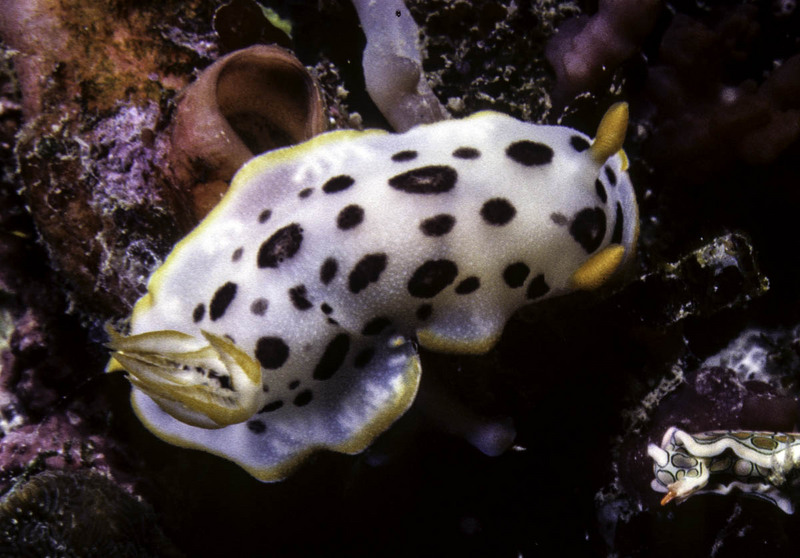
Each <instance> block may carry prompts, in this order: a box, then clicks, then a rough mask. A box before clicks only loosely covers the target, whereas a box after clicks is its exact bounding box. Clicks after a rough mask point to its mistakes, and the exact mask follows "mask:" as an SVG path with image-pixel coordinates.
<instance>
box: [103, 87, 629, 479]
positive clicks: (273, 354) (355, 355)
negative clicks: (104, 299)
mask: <svg viewBox="0 0 800 558" xmlns="http://www.w3.org/2000/svg"><path fill="white" fill-rule="evenodd" d="M626 127H627V105H625V104H622V103H620V104H617V105H614V106H613V107H611V109H609V111H608V112H607V113H606V116H605V117H604V118H603V121H602V122H601V124H600V127H599V129H598V137H597V138H596V139H595V140H594V141H592V140H591V138H589V137H588V136H586V135H584V134H582V133H580V132H578V131H576V130H573V129H570V128H566V127H561V126H539V125H533V124H529V123H524V122H521V121H518V120H516V119H514V118H512V117H509V116H506V115H503V114H499V113H495V112H480V113H477V114H475V115H473V116H471V117H469V118H466V119H463V120H448V121H442V122H438V123H435V124H429V125H423V126H418V127H416V128H412V129H411V130H409V131H408V132H406V133H403V134H389V133H385V132H380V131H367V132H355V131H334V132H329V133H326V134H322V135H320V136H317V137H315V138H313V139H311V140H309V141H307V142H305V143H303V144H300V145H297V146H294V147H288V148H285V149H280V150H276V151H272V152H269V153H267V154H264V155H261V156H259V157H256V158H254V159H252V160H251V161H250V162H248V163H247V164H246V165H245V166H244V167H242V169H241V170H240V171H239V172H238V174H237V175H236V176H235V178H234V180H233V182H232V184H231V188H230V190H229V191H228V193H227V194H226V196H225V197H224V198H223V200H222V201H221V202H220V203H219V205H218V206H217V207H216V208H214V210H213V211H212V212H211V213H210V214H209V215H208V217H206V219H205V220H204V221H203V222H202V223H201V224H200V225H199V226H198V227H197V228H196V229H195V230H194V231H193V232H191V233H190V234H189V235H188V236H187V237H186V238H185V239H183V240H182V241H181V242H180V243H178V245H177V246H176V247H175V248H174V250H173V252H172V253H171V254H170V255H169V257H168V258H167V260H166V261H165V263H164V264H163V265H162V266H161V267H160V268H159V269H158V270H156V272H155V273H154V274H153V275H152V277H151V278H150V281H149V283H148V292H147V294H146V295H144V296H143V297H142V298H141V299H140V300H139V301H138V302H137V304H136V306H135V307H134V310H133V314H132V317H131V319H130V331H129V332H127V335H120V334H118V333H115V332H113V331H112V332H110V334H111V338H112V339H111V342H110V344H109V346H110V348H111V349H112V350H113V351H114V354H113V355H112V359H111V362H110V363H109V370H112V371H113V370H120V369H124V370H126V371H127V372H128V374H129V379H130V381H131V383H132V384H133V386H134V389H133V391H132V395H131V398H132V403H133V406H134V409H135V411H136V413H137V414H138V416H139V418H140V419H141V420H142V422H143V423H144V424H145V425H146V426H147V427H148V428H149V429H150V430H151V431H152V432H154V433H155V434H156V435H157V436H159V437H161V438H162V439H164V440H167V441H169V442H171V443H174V444H177V445H180V446H184V447H191V448H198V449H203V450H205V451H209V452H211V453H214V454H217V455H220V456H223V457H225V458H228V459H230V460H232V461H234V462H236V463H238V464H239V465H240V466H242V467H244V468H245V469H246V470H247V471H248V472H250V473H251V474H252V475H253V476H255V477H256V478H258V479H261V480H264V481H274V480H279V479H281V478H283V477H285V476H286V475H287V474H288V473H289V472H290V471H291V470H292V468H294V467H295V466H296V465H297V464H298V463H299V462H300V461H301V460H302V459H303V458H304V457H306V456H307V455H308V454H309V453H311V452H313V451H316V450H318V449H331V450H335V451H339V452H344V453H356V452H359V451H361V450H363V449H364V448H365V447H366V446H367V445H369V444H370V443H371V442H372V440H373V439H374V438H375V437H376V436H377V435H378V434H380V433H381V432H382V431H384V430H385V429H386V428H388V426H389V425H390V424H391V423H392V422H393V421H394V420H396V419H397V418H398V417H399V416H401V415H402V414H403V413H404V412H405V411H406V409H407V408H408V407H409V405H410V404H411V402H412V401H413V399H414V397H415V394H416V390H417V386H418V384H419V376H420V361H419V357H418V353H417V350H416V345H415V343H414V341H413V340H414V339H415V338H416V339H417V340H418V342H419V344H420V345H422V346H423V347H425V348H429V349H432V350H435V351H442V352H452V353H476V354H477V353H484V352H486V351H488V350H490V349H491V348H492V347H493V346H494V344H495V343H496V342H497V340H498V339H499V337H500V335H501V333H502V330H503V327H504V325H505V322H506V321H507V320H508V318H509V317H510V315H511V314H512V313H513V312H514V311H515V310H516V309H517V308H519V307H520V306H523V305H525V304H528V303H531V302H534V301H539V300H542V299H545V298H550V297H553V296H557V295H560V294H564V293H567V292H569V291H572V290H575V289H593V288H596V287H598V286H600V285H601V284H602V283H604V282H605V281H606V279H608V278H609V277H610V276H611V275H612V274H613V273H614V272H615V271H616V270H617V269H618V268H620V267H622V266H623V265H624V264H625V262H626V261H629V260H630V259H631V258H632V255H633V252H634V250H635V244H636V237H637V233H638V216H637V208H636V199H635V195H634V192H633V187H632V185H631V182H630V180H629V178H628V174H627V172H626V170H627V159H626V157H625V154H624V152H623V151H622V142H623V140H624V137H625V131H626Z"/></svg>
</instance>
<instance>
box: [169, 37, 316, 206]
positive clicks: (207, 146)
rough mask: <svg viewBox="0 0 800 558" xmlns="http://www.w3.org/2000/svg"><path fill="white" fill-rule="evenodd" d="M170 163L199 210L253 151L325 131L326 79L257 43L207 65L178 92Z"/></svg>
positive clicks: (287, 55) (283, 52)
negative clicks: (323, 93)
mask: <svg viewBox="0 0 800 558" xmlns="http://www.w3.org/2000/svg"><path fill="white" fill-rule="evenodd" d="M177 103H178V109H177V114H176V116H175V120H174V124H173V129H172V140H171V143H172V145H171V150H170V154H169V157H170V168H171V170H172V171H173V173H174V175H175V178H176V179H177V181H178V182H179V183H181V184H186V185H187V187H189V188H191V190H192V193H193V195H194V197H195V206H196V213H197V214H198V217H201V216H202V215H204V214H205V213H206V212H207V211H208V210H210V209H211V207H213V205H214V204H215V203H216V199H215V198H217V199H218V197H219V195H221V193H224V190H225V189H226V188H227V182H228V181H229V180H230V179H231V177H232V176H233V175H234V173H235V172H236V171H237V170H238V169H239V167H241V166H242V165H243V164H244V163H245V162H246V161H247V160H248V159H251V158H252V157H253V156H255V155H258V154H259V153H263V152H265V151H268V150H270V149H276V148H279V147H284V146H287V145H292V144H295V143H300V142H303V141H305V140H307V139H309V138H311V137H312V136H314V135H316V134H319V133H320V132H323V131H325V128H326V122H325V108H324V104H323V101H322V98H321V95H320V91H319V86H318V85H317V83H316V81H315V80H314V78H313V77H312V76H311V74H310V73H309V72H308V71H307V70H306V68H305V67H304V66H303V65H302V63H301V62H300V61H299V60H298V59H297V58H295V57H294V56H293V55H292V54H291V53H289V52H288V51H286V50H285V49H283V48H280V47H277V46H274V45H272V46H264V45H257V46H252V47H250V48H246V49H242V50H238V51H236V52H232V53H231V54H228V55H227V56H224V57H222V58H220V59H219V60H217V61H216V62H214V63H213V64H212V65H211V66H209V67H208V68H206V69H205V70H204V71H203V72H202V73H201V74H200V77H199V78H198V79H197V81H195V82H194V83H192V84H191V85H190V86H189V87H187V88H186V89H185V90H184V91H183V92H182V93H181V94H180V96H179V98H178V101H177Z"/></svg>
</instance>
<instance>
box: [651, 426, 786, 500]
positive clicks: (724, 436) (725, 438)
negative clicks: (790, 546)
mask: <svg viewBox="0 0 800 558" xmlns="http://www.w3.org/2000/svg"><path fill="white" fill-rule="evenodd" d="M647 453H648V454H649V455H650V457H651V458H652V459H653V472H654V473H655V479H653V481H652V483H651V487H652V488H653V490H655V491H657V492H665V493H666V495H665V496H664V498H662V500H661V505H666V504H668V503H669V502H671V501H672V500H675V501H676V502H678V503H681V502H683V501H685V500H686V499H687V498H689V497H690V496H693V495H695V494H708V493H714V494H728V493H729V492H731V491H733V490H739V491H741V492H743V493H744V494H747V495H750V496H754V497H756V498H760V499H762V500H767V501H769V502H771V503H772V504H774V505H776V506H777V507H779V508H780V509H781V510H783V511H784V512H785V513H789V514H791V513H793V512H794V504H793V503H792V501H791V499H790V498H789V497H788V496H787V494H786V492H785V490H784V489H785V488H786V486H787V478H788V477H789V476H790V475H791V474H792V473H793V472H794V470H795V469H796V468H797V467H798V466H799V465H800V434H799V433H790V434H785V433H781V432H754V431H746V430H743V431H728V430H724V431H723V430H721V431H711V432H702V433H698V434H688V433H686V432H684V431H683V430H679V429H678V428H675V427H674V426H673V427H671V428H669V429H668V430H667V431H666V433H665V434H664V438H663V439H662V441H661V446H660V447H659V446H656V445H655V444H650V445H649V446H648V448H647Z"/></svg>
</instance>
